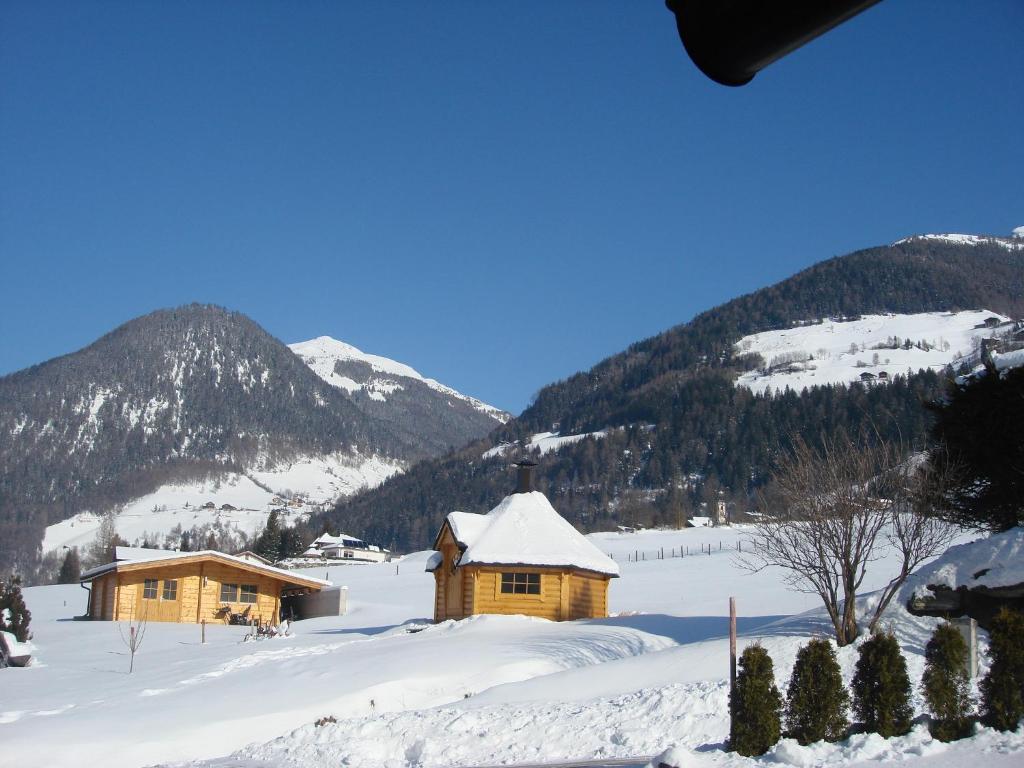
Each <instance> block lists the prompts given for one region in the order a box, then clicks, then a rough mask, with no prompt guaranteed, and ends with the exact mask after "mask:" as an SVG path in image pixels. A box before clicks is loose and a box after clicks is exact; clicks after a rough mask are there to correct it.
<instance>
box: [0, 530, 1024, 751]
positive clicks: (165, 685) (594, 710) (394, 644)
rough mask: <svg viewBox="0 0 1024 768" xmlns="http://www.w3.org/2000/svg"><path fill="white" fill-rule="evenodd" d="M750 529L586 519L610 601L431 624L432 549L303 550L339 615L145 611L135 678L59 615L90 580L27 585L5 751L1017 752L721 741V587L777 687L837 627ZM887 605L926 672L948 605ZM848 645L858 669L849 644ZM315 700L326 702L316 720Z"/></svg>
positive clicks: (918, 741)
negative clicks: (743, 549) (791, 584)
mask: <svg viewBox="0 0 1024 768" xmlns="http://www.w3.org/2000/svg"><path fill="white" fill-rule="evenodd" d="M747 535H749V533H748V532H746V531H745V530H744V529H742V528H731V529H730V528H723V529H704V528H701V529H689V530H684V531H640V532H638V533H633V534H616V533H604V534H593V535H592V536H590V537H589V538H590V540H591V542H593V543H594V544H595V545H596V546H597V547H598V548H599V549H601V550H602V551H603V552H606V553H608V554H610V555H612V556H614V558H615V560H616V562H617V563H618V564H619V566H620V569H621V572H622V577H621V578H619V579H615V580H613V582H612V587H611V603H612V610H613V611H614V612H616V613H617V614H618V615H615V616H612V617H611V618H609V619H601V620H589V621H577V622H566V623H552V622H547V621H544V620H539V619H531V618H526V617H515V616H482V617H474V618H471V619H467V620H463V621H459V622H445V623H443V624H439V625H431V624H429V621H428V617H429V615H430V613H431V611H432V605H433V578H432V577H431V576H430V575H429V574H426V573H424V572H423V568H424V565H425V563H426V559H427V555H428V553H418V554H415V555H410V556H407V557H406V558H403V559H402V560H401V561H399V562H396V563H395V562H393V563H387V564H381V565H364V566H361V567H358V568H356V567H343V566H339V567H335V568H331V569H330V570H329V571H325V569H321V568H317V569H311V570H310V571H308V573H309V575H312V576H317V577H324V576H325V575H326V576H328V577H329V578H332V579H333V580H334V581H335V582H336V583H345V584H346V585H347V586H348V587H349V594H350V604H349V605H350V610H349V613H348V614H347V615H346V616H343V617H338V618H333V619H327V618H325V619H315V620H311V621H305V622H298V623H296V625H295V631H296V634H295V636H294V637H290V638H283V639H278V640H267V641H262V642H258V643H241V642H240V638H241V635H242V634H243V633H244V631H245V630H244V628H242V627H223V626H218V627H208V628H207V633H208V635H207V644H206V645H205V646H203V645H200V644H199V628H198V627H196V626H194V625H163V624H151V625H150V626H149V627H148V628H147V635H146V638H145V641H144V643H143V646H142V648H141V649H140V651H139V655H138V656H137V658H136V672H135V674H133V675H131V676H129V675H127V674H126V671H127V656H126V651H125V648H124V646H123V645H122V644H121V642H120V638H119V636H118V631H117V625H116V624H113V623H109V622H71V621H66V620H64V619H66V618H68V617H70V616H72V615H74V614H77V613H81V612H82V609H83V608H84V603H85V601H84V597H85V592H84V590H82V589H80V588H78V587H77V586H70V587H67V586H64V587H36V588H31V589H28V590H26V599H27V600H28V603H29V608H30V609H31V610H32V611H33V626H32V628H33V631H34V632H35V639H34V643H35V645H36V649H37V650H36V653H37V656H38V660H39V664H38V665H37V666H33V667H29V668H28V669H25V670H8V671H4V672H2V673H0V675H2V682H0V686H2V688H0V742H2V743H3V745H4V746H3V752H2V756H0V764H4V763H3V761H4V760H9V761H11V763H10V764H11V765H19V766H36V765H39V766H42V765H83V764H91V763H100V764H102V765H104V766H112V767H113V768H116V767H117V766H138V765H144V764H152V763H162V764H166V763H169V762H172V763H173V762H174V761H184V763H183V764H185V765H193V766H198V765H210V766H219V767H221V768H224V767H225V766H246V767H247V768H252V767H254V766H264V767H266V766H271V765H273V766H300V765H301V766H319V765H332V766H337V765H342V766H349V767H351V768H356V767H358V766H370V765H373V766H377V767H383V768H391V767H394V768H399V767H402V768H407V767H408V768H413V767H417V766H431V767H432V768H456V767H461V766H472V765H478V766H479V765H495V764H507V765H510V764H517V763H529V762H539V761H551V760H570V759H594V758H608V759H611V758H616V757H638V756H640V757H643V756H651V755H657V754H660V753H662V752H663V751H664V750H665V749H667V748H669V747H673V746H674V747H676V748H677V754H678V755H681V756H683V757H685V760H686V761H688V762H682V763H679V764H681V765H684V764H685V765H755V764H757V765H759V764H788V765H801V766H804V765H806V766H811V765H840V766H852V765H856V764H858V763H863V762H865V761H868V762H869V764H872V763H873V764H878V762H879V761H882V762H888V761H896V760H898V761H901V762H902V761H913V762H914V764H915V765H921V766H941V767H942V768H946V766H952V765H958V764H963V761H964V760H965V759H969V760H977V759H979V757H980V756H981V755H982V754H984V759H985V760H986V761H987V762H991V764H992V765H993V766H996V767H997V768H998V767H999V766H1002V765H1020V764H1022V763H1024V734H1021V735H1019V736H1016V735H1009V736H1008V735H1005V734H998V735H997V734H991V733H990V732H986V733H983V734H981V735H979V736H977V737H975V738H974V739H971V740H969V741H967V742H963V743H960V744H957V745H952V746H944V745H935V744H930V742H929V740H928V739H927V738H926V737H925V736H922V735H921V734H918V735H917V736H915V735H914V734H911V735H910V736H907V737H904V741H899V740H890V741H889V742H884V743H879V742H881V741H882V740H873V737H854V738H853V739H851V740H850V741H849V742H848V743H846V744H844V745H812V747H807V748H803V747H797V746H796V745H792V744H788V745H787V744H783V745H780V746H779V747H777V748H776V750H775V752H774V753H772V754H771V755H770V756H768V757H766V758H763V759H762V760H761V761H748V760H746V759H744V758H738V757H736V756H733V755H727V754H725V753H722V752H720V751H719V748H720V746H721V743H722V742H723V741H724V739H725V737H726V735H727V732H728V716H727V693H726V689H727V679H728V640H727V619H726V615H727V611H728V597H729V596H730V595H735V596H736V597H737V598H738V603H739V614H740V619H739V629H740V634H741V639H740V650H741V651H742V649H743V647H745V646H746V645H747V644H749V643H751V642H755V641H756V642H761V643H763V644H764V645H765V647H766V648H767V649H768V651H769V652H770V653H771V655H772V658H773V660H774V662H775V670H776V678H777V682H778V684H779V686H780V688H782V689H783V690H784V687H785V685H786V683H787V681H788V676H789V673H790V670H791V667H792V663H793V660H794V659H795V656H796V651H797V649H798V648H799V646H800V645H801V644H802V643H804V642H806V640H807V638H808V637H810V636H813V635H816V634H818V635H826V636H827V635H828V634H829V627H828V624H827V620H826V619H825V617H824V615H823V612H822V611H821V610H820V609H818V608H817V607H816V604H817V601H816V599H815V598H814V597H813V596H809V595H803V594H799V593H793V592H789V591H787V590H785V589H784V588H783V587H782V584H781V574H780V573H779V572H778V571H777V570H774V569H769V570H766V571H762V572H760V573H757V574H751V573H749V572H748V571H745V570H743V569H742V568H740V567H738V564H737V555H736V553H735V551H734V550H735V548H736V547H735V545H736V544H737V542H738V541H740V540H742V538H743V537H744V536H747ZM719 541H721V542H722V545H723V549H722V550H721V551H719V550H717V548H716V547H717V545H718V542H719ZM681 543H682V545H683V546H684V547H685V546H689V548H690V549H691V550H697V549H699V548H700V546H701V544H711V545H712V554H711V555H707V554H704V555H693V556H690V557H684V558H667V559H665V560H654V559H652V560H642V561H640V562H633V561H631V560H627V557H626V554H627V552H633V551H636V550H643V551H655V550H659V551H660V549H661V548H662V547H664V548H665V550H666V551H667V550H669V549H670V548H673V547H675V548H678V547H679V546H680V544H681ZM730 545H731V546H730ZM888 570H889V569H888V568H887V567H886V562H885V560H882V561H879V562H877V563H875V564H873V567H872V570H871V572H870V574H869V582H870V584H868V585H866V586H867V588H877V587H878V586H881V584H882V583H884V581H885V580H886V579H887V574H888ZM342 580H343V581H342ZM871 600H872V598H871V596H870V595H868V596H867V597H866V598H865V604H866V607H867V605H869V604H870V602H871ZM65 601H66V603H67V604H66V605H65V604H64V603H65ZM808 609H810V610H808ZM886 622H887V623H888V625H889V626H891V628H892V629H894V630H895V631H896V632H897V636H898V637H899V638H900V642H901V644H902V646H903V649H904V652H905V653H906V655H907V659H908V665H909V667H910V673H911V678H912V680H914V682H915V685H916V682H917V680H918V679H919V678H920V674H921V670H922V667H923V659H922V654H923V648H924V643H925V642H926V641H927V638H928V636H929V635H930V632H931V631H932V628H933V627H934V626H935V624H936V623H937V622H936V621H935V620H932V619H921V618H914V617H911V616H909V615H907V614H906V613H905V612H904V611H903V610H902V609H901V608H900V607H899V606H894V607H893V609H891V610H890V611H889V613H888V614H887V616H886ZM839 657H840V664H841V667H842V669H843V673H844V675H845V676H846V678H847V681H849V679H850V678H851V677H852V674H853V664H854V662H855V659H856V650H855V648H853V647H850V648H846V649H842V650H841V651H840V653H839ZM916 704H917V706H918V707H920V701H917V702H916ZM325 716H331V717H333V718H335V720H336V722H334V723H328V724H326V725H323V726H321V727H317V726H315V725H314V722H315V721H316V720H318V719H320V718H322V717H325ZM55 734H59V738H54V735H55ZM858 739H859V740H860V741H858ZM986 750H989V751H990V752H991V754H990V752H989V751H986ZM957 760H960V761H961V762H956V761H957ZM937 761H938V762H937ZM176 764H178V763H176Z"/></svg>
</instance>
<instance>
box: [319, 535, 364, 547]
mask: <svg viewBox="0 0 1024 768" xmlns="http://www.w3.org/2000/svg"><path fill="white" fill-rule="evenodd" d="M346 542H356V543H357V544H362V543H363V540H362V539H359V538H356V537H355V536H349V535H348V534H347V533H339V534H338V535H337V536H331V534H329V533H322V534H320V535H319V536H317V537H316V538H315V539H313V543H314V544H322V545H325V546H327V545H332V544H342V545H344V544H345V543H346Z"/></svg>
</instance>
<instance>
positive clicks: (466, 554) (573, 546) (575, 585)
mask: <svg viewBox="0 0 1024 768" xmlns="http://www.w3.org/2000/svg"><path fill="white" fill-rule="evenodd" d="M518 466H519V489H518V490H517V491H516V492H515V493H514V494H512V495H511V496H506V497H505V498H504V499H503V500H502V502H501V503H500V504H498V506H496V507H495V508H494V509H492V510H491V511H490V512H488V513H487V514H486V515H478V514H473V513H469V512H452V513H450V514H449V515H448V517H447V518H446V519H445V521H444V524H443V525H442V526H441V530H440V531H439V532H438V534H437V537H436V538H435V539H434V549H435V550H437V551H436V552H434V554H433V555H432V556H431V558H430V559H429V560H428V562H427V571H428V572H432V573H433V574H434V586H435V590H434V621H435V622H438V621H444V620H446V619H461V618H464V617H466V616H472V615H474V614H479V613H506V614H525V615H527V616H538V617H541V618H545V619H551V620H553V621H564V620H569V619H585V618H597V617H604V616H607V615H608V585H609V582H610V581H611V579H613V578H616V577H617V576H618V575H619V567H618V565H616V564H615V561H614V560H612V559H611V558H609V557H608V556H607V555H605V554H604V553H603V552H601V551H600V550H599V549H598V548H597V547H595V546H594V545H593V544H591V543H590V542H589V541H588V540H587V539H586V538H585V537H584V536H583V535H582V534H581V533H580V532H579V531H577V530H576V529H575V528H573V527H572V525H570V524H569V522H568V521H567V520H565V518H563V517H562V516H561V515H559V514H558V512H556V511H555V508H554V507H552V506H551V502H550V501H548V499H547V497H546V496H545V495H544V494H543V493H540V492H539V491H532V490H531V489H530V469H531V468H532V467H533V466H534V465H533V464H532V463H530V462H521V463H520V464H519V465H518Z"/></svg>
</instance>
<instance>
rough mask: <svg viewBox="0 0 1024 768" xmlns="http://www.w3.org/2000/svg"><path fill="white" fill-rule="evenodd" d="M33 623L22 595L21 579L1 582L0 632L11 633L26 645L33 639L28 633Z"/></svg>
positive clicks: (13, 577) (9, 579)
mask: <svg viewBox="0 0 1024 768" xmlns="http://www.w3.org/2000/svg"><path fill="white" fill-rule="evenodd" d="M31 621H32V613H31V612H30V611H29V609H28V606H27V605H25V599H24V598H23V597H22V595H21V579H20V578H19V577H18V576H10V577H8V579H7V581H6V582H0V631H3V632H10V633H11V634H12V635H14V636H15V637H16V638H17V639H18V642H20V643H24V642H26V641H27V640H29V639H30V638H31V637H32V633H30V632H29V631H28V625H29V622H31Z"/></svg>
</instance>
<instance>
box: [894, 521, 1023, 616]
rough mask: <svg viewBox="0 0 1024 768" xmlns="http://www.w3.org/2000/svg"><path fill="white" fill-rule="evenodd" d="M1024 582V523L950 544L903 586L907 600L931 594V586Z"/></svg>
mask: <svg viewBox="0 0 1024 768" xmlns="http://www.w3.org/2000/svg"><path fill="white" fill-rule="evenodd" d="M1018 584H1024V527H1020V526H1018V527H1016V528H1011V529H1010V530H1009V531H1004V532H1002V533H994V534H992V535H991V536H989V537H988V538H986V539H979V540H978V541H972V542H971V543H969V544H959V545H957V546H955V547H950V548H949V549H947V550H946V551H945V552H944V553H943V554H942V555H940V556H939V557H938V558H936V559H935V560H934V561H932V562H931V563H929V564H928V565H926V566H924V567H922V568H921V569H920V570H918V571H916V572H915V573H913V574H912V575H911V576H910V578H909V579H907V583H906V584H905V585H904V587H903V590H902V591H903V598H904V600H906V599H908V598H910V597H918V598H922V597H928V596H929V594H930V593H931V590H929V589H928V586H929V585H931V586H936V587H946V588H948V589H953V590H956V589H959V588H960V587H967V588H968V589H972V588H974V587H989V588H996V587H1010V586H1016V585H1018Z"/></svg>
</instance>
